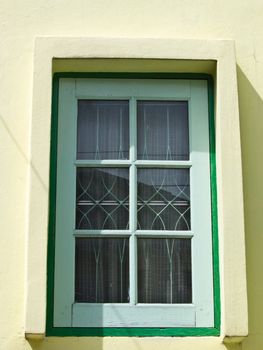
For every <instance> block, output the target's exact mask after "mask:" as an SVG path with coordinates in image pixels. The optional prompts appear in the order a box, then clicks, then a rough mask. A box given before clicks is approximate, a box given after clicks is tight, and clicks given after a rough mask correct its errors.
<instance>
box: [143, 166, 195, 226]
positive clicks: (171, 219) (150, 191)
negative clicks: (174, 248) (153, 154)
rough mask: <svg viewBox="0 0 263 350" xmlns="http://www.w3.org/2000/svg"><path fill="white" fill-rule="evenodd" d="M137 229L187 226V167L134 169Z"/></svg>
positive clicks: (188, 210) (188, 195) (188, 190)
mask: <svg viewBox="0 0 263 350" xmlns="http://www.w3.org/2000/svg"><path fill="white" fill-rule="evenodd" d="M137 177H138V194H137V200H138V202H137V213H138V229H139V230H184V231H185V230H190V229H191V223H190V184H189V169H138V175H137Z"/></svg>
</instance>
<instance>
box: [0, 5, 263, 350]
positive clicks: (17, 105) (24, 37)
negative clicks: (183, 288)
mask: <svg viewBox="0 0 263 350" xmlns="http://www.w3.org/2000/svg"><path fill="white" fill-rule="evenodd" d="M262 11H263V4H262V1H260V0H252V1H250V2H248V1H246V2H243V3H240V2H239V1H237V0H231V1H226V0H222V1H209V0H200V1H197V2H192V1H188V0H186V1H184V2H182V1H178V0H165V1H160V0H152V1H147V0H143V1H138V0H132V1H131V0H126V1H125V2H124V1H120V0H112V1H111V2H110V3H109V2H107V1H105V0H97V1H89V0H88V1H82V0H76V1H75V2H70V1H61V0H47V1H42V0H41V1H40V0H37V1H32V0H26V1H24V2H19V1H11V2H10V1H6V0H2V1H1V3H0V37H1V40H0V140H1V142H0V145H1V146H0V147H1V148H0V159H1V169H2V171H1V182H0V183H1V185H0V194H1V196H0V205H1V213H2V216H1V220H0V225H1V245H0V276H1V286H2V287H1V289H0V304H1V308H0V310H1V315H0V324H1V331H0V349H4V350H5V349H7V350H9V349H10V350H11V349H12V350H13V349H14V350H20V349H21V350H30V349H33V350H37V349H39V350H40V349H41V350H42V349H43V350H48V349H55V350H56V349H58V350H60V349H66V350H67V349H77V350H78V349H95V350H102V349H107V350H111V349H123V348H124V347H125V348H127V350H128V349H131V350H132V349H149V350H150V349H159V348H160V347H166V348H167V349H202V350H203V349H209V350H210V349H212V350H217V349H218V350H219V349H232V350H234V349H241V348H242V349H243V350H250V349H251V350H261V349H262V347H263V326H262V325H263V302H262V295H263V277H262V272H261V266H262V264H263V255H262V253H261V251H262V249H261V247H262V245H263V237H262V234H261V229H262V227H263V216H262V211H263V200H262V198H263V186H262V178H263V165H262V161H261V148H262V146H263V141H262V131H263V119H262V115H263V103H262V97H263V45H262V36H263V24H262ZM37 36H64V37H65V36H84V37H85V36H87V37H105V38H107V37H137V38H147V37H151V38H172V39H232V40H234V41H235V44H236V59H237V77H238V92H239V107H240V123H241V145H242V154H243V156H242V163H243V181H244V205H245V226H246V227H245V228H246V257H247V280H248V315H249V336H248V337H247V339H246V340H244V341H243V343H242V345H240V344H226V345H224V344H219V343H218V342H215V341H214V340H213V339H204V338H202V339H197V340H196V339H194V338H191V339H172V338H166V339H162V338H151V339H149V338H146V339H139V338H130V339H129V338H71V339H67V338H48V339H45V340H30V341H28V340H26V339H25V338H24V325H25V280H26V275H25V274H26V272H25V271H26V269H25V264H26V255H27V252H26V246H27V244H26V243H27V242H26V232H27V225H28V222H27V218H28V213H27V208H28V205H27V204H28V188H29V187H28V182H29V176H28V174H29V166H31V167H34V164H30V160H29V159H30V153H29V150H30V128H31V125H30V123H31V109H32V108H31V107H32V91H33V86H32V82H33V79H32V78H33V77H32V76H33V53H34V40H35V37H37ZM35 171H36V175H37V169H35ZM40 181H41V179H40ZM43 189H44V190H47V188H46V184H45V183H43Z"/></svg>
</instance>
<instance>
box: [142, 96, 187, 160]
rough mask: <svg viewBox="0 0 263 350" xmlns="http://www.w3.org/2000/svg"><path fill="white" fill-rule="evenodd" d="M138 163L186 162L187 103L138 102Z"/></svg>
mask: <svg viewBox="0 0 263 350" xmlns="http://www.w3.org/2000/svg"><path fill="white" fill-rule="evenodd" d="M137 126H138V133H137V137H138V159H145V160H151V159H153V160H188V159H189V128H188V102H187V101H138V104H137Z"/></svg>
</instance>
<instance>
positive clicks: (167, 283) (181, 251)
mask: <svg viewBox="0 0 263 350" xmlns="http://www.w3.org/2000/svg"><path fill="white" fill-rule="evenodd" d="M191 280H192V276H191V240H190V239H179V238H164V239H159V238H150V239H149V238H139V239H138V302H139V303H165V304H172V303H191V302H192V282H191Z"/></svg>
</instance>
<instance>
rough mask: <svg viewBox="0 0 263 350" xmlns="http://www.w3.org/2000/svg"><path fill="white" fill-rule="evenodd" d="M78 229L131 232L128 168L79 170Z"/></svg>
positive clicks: (77, 185) (77, 190)
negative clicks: (129, 230) (128, 230)
mask: <svg viewBox="0 0 263 350" xmlns="http://www.w3.org/2000/svg"><path fill="white" fill-rule="evenodd" d="M76 229H87V230H89V229H90V230H92V229H93V230H103V229H105V230H106V229H111V230H127V229H129V169H128V168H77V181H76Z"/></svg>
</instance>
